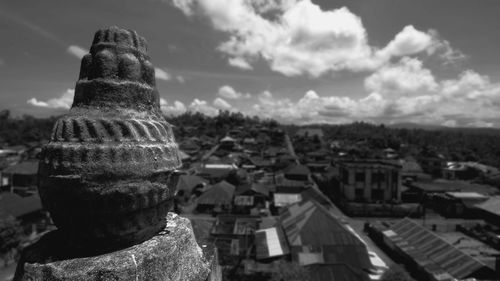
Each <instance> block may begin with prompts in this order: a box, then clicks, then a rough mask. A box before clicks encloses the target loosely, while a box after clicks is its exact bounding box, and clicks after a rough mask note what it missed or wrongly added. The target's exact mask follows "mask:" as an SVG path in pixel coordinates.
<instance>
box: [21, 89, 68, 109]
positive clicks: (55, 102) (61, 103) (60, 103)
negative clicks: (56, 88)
mask: <svg viewBox="0 0 500 281" xmlns="http://www.w3.org/2000/svg"><path fill="white" fill-rule="evenodd" d="M74 96H75V90H74V89H67V90H66V92H64V93H63V94H62V95H61V96H60V97H59V98H52V99H49V100H47V101H41V100H38V99H36V98H31V99H29V100H28V101H27V103H28V104H30V105H32V106H36V107H45V108H54V109H56V108H62V109H69V108H70V107H71V104H72V103H73V97H74Z"/></svg>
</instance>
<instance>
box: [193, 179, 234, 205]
mask: <svg viewBox="0 0 500 281" xmlns="http://www.w3.org/2000/svg"><path fill="white" fill-rule="evenodd" d="M235 189H236V188H235V187H234V185H232V184H230V183H228V182H226V181H221V182H219V183H217V184H216V185H214V186H212V187H211V188H210V189H208V190H207V191H205V192H204V193H203V194H202V195H201V196H200V197H199V198H198V204H205V205H217V204H231V203H232V201H233V195H234V190H235Z"/></svg>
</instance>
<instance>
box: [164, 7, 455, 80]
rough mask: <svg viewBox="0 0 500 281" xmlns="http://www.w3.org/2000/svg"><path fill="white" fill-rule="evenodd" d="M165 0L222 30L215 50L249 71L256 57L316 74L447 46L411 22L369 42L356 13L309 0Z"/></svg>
mask: <svg viewBox="0 0 500 281" xmlns="http://www.w3.org/2000/svg"><path fill="white" fill-rule="evenodd" d="M171 3H172V4H173V5H174V6H175V7H177V8H179V9H180V10H181V11H183V12H184V14H185V15H187V16H194V15H200V16H202V17H205V18H207V19H208V20H209V21H210V22H211V24H212V25H213V27H214V28H215V29H216V30H219V31H222V32H225V33H227V34H228V35H229V39H228V40H227V41H225V42H222V43H221V44H220V45H219V46H218V48H217V49H218V50H219V51H220V52H222V53H224V54H225V55H227V56H228V63H229V64H230V65H232V66H234V67H238V68H242V69H252V63H253V62H255V61H256V60H259V59H262V60H264V61H267V62H268V64H269V66H270V68H271V69H272V70H274V71H277V72H280V73H282V74H284V75H287V76H296V75H303V74H306V75H309V76H312V77H318V76H321V75H323V74H325V73H328V72H335V71H340V70H350V71H361V70H374V69H377V68H378V67H380V66H381V65H383V64H385V63H388V62H389V61H390V60H391V58H394V57H396V58H397V57H402V56H408V55H414V54H419V53H427V54H433V53H435V52H437V50H438V49H443V48H445V47H446V46H448V47H450V46H449V43H448V45H447V44H446V43H445V41H443V40H441V39H440V38H439V36H438V35H437V32H435V31H432V30H430V31H427V32H423V31H419V30H417V29H416V28H414V27H413V26H411V25H409V26H406V27H405V28H403V30H402V31H401V32H399V33H398V34H396V35H395V37H394V39H393V40H391V41H390V42H389V43H388V44H387V45H386V46H385V47H383V48H379V47H376V46H371V45H370V44H369V42H368V36H367V32H366V29H365V27H364V26H363V23H362V21H361V18H360V17H358V16H357V15H355V14H354V13H352V12H351V11H350V10H349V9H347V8H345V7H342V8H339V9H332V10H323V9H322V8H321V7H320V6H318V5H316V4H314V3H312V2H311V0H270V1H264V0H184V1H181V0H171ZM270 14H271V15H272V16H269V15H270ZM448 50H452V49H451V47H450V48H448ZM450 56H451V54H450V55H449V57H450Z"/></svg>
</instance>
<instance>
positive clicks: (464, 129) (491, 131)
mask: <svg viewBox="0 0 500 281" xmlns="http://www.w3.org/2000/svg"><path fill="white" fill-rule="evenodd" d="M387 127H388V128H392V129H420V130H428V131H435V130H442V131H457V132H475V133H487V134H488V133H489V134H500V129H499V128H487V127H483V128H473V127H447V126H441V125H430V124H418V123H412V122H406V123H395V124H390V125H387Z"/></svg>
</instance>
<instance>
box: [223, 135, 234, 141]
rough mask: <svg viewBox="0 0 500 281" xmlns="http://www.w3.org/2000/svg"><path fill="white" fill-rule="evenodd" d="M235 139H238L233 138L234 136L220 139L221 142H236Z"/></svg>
mask: <svg viewBox="0 0 500 281" xmlns="http://www.w3.org/2000/svg"><path fill="white" fill-rule="evenodd" d="M235 141H236V140H235V139H233V138H232V137H230V136H225V137H224V138H222V139H221V140H220V142H235Z"/></svg>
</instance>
